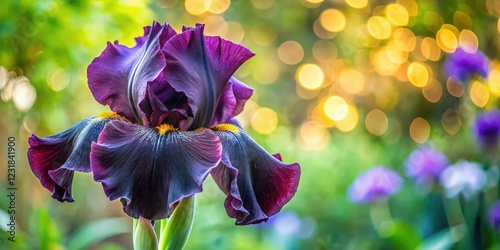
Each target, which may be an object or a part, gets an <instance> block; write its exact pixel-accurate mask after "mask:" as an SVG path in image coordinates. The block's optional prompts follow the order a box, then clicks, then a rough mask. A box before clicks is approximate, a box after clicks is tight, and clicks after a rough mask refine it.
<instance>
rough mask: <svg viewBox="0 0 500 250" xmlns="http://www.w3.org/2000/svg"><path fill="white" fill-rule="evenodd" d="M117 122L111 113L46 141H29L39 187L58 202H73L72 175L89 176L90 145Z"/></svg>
mask: <svg viewBox="0 0 500 250" xmlns="http://www.w3.org/2000/svg"><path fill="white" fill-rule="evenodd" d="M116 119H120V117H119V116H117V115H116V114H114V113H103V114H101V115H100V116H97V117H92V118H87V119H84V120H81V121H80V122H78V123H76V124H75V125H73V126H71V127H70V128H69V129H67V130H65V131H63V132H61V133H58V134H55V135H51V136H48V137H45V138H39V137H37V136H36V135H32V136H31V137H30V138H29V144H30V148H29V149H28V161H29V164H30V166H31V170H32V171H33V173H34V174H35V176H36V177H37V178H38V179H40V182H41V184H42V186H44V187H45V188H47V189H48V190H50V191H52V197H53V198H54V199H57V200H58V201H61V202H63V201H69V202H72V201H73V197H72V196H71V184H72V181H73V174H74V171H79V172H90V160H89V154H90V145H91V143H92V142H94V141H97V137H98V136H99V133H100V132H101V131H102V129H103V128H104V126H105V125H106V124H107V123H108V122H110V121H112V120H116Z"/></svg>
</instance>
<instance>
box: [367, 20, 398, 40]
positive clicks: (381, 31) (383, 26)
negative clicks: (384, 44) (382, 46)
mask: <svg viewBox="0 0 500 250" xmlns="http://www.w3.org/2000/svg"><path fill="white" fill-rule="evenodd" d="M366 29H367V30H368V33H370V35H371V36H373V37H374V38H377V39H379V40H384V39H387V38H389V37H390V36H391V32H392V27H391V23H390V22H389V20H387V18H385V17H381V16H372V17H370V19H368V22H367V23H366Z"/></svg>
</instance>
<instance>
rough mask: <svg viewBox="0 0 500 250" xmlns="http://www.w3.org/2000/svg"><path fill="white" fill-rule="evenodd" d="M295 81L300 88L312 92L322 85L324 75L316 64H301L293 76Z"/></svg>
mask: <svg viewBox="0 0 500 250" xmlns="http://www.w3.org/2000/svg"><path fill="white" fill-rule="evenodd" d="M295 80H296V81H297V83H298V84H300V85H301V86H302V87H304V88H306V89H309V90H314V89H318V88H320V87H321V85H323V81H324V80H325V75H324V73H323V70H322V69H321V68H320V67H319V66H318V65H316V64H303V65H301V66H300V67H299V68H298V69H297V72H296V74H295Z"/></svg>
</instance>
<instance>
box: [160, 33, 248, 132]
mask: <svg viewBox="0 0 500 250" xmlns="http://www.w3.org/2000/svg"><path fill="white" fill-rule="evenodd" d="M203 29H204V25H202V24H197V25H196V27H195V28H184V31H183V32H182V33H181V34H178V35H176V36H174V37H173V38H172V39H170V40H169V41H168V43H166V44H165V46H164V47H163V52H164V53H165V57H166V61H167V67H166V68H165V78H166V80H167V81H168V82H169V84H171V86H172V87H173V88H174V89H175V90H176V91H178V92H183V93H184V94H186V96H187V98H188V102H189V106H190V107H191V110H192V112H193V114H194V121H193V124H192V125H191V128H192V129H194V128H198V127H208V126H209V125H210V124H211V121H212V118H213V116H214V113H215V111H216V109H217V105H218V102H219V99H220V96H221V95H222V92H223V90H224V88H225V86H226V84H227V83H228V81H229V79H230V77H231V76H232V75H233V73H234V72H235V71H236V69H238V67H239V66H240V65H241V64H242V63H243V62H245V61H246V60H248V59H249V58H250V57H252V56H253V53H252V52H250V51H249V50H248V49H246V48H245V47H243V46H240V45H237V44H234V43H232V42H229V41H226V40H224V39H221V38H220V37H205V36H203Z"/></svg>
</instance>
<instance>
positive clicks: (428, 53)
mask: <svg viewBox="0 0 500 250" xmlns="http://www.w3.org/2000/svg"><path fill="white" fill-rule="evenodd" d="M420 50H421V52H422V56H424V57H425V58H426V59H427V60H431V61H438V60H439V59H441V56H442V54H441V50H440V49H439V45H438V44H437V42H436V40H435V39H434V38H431V37H426V38H424V39H422V43H421V44H420Z"/></svg>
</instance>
